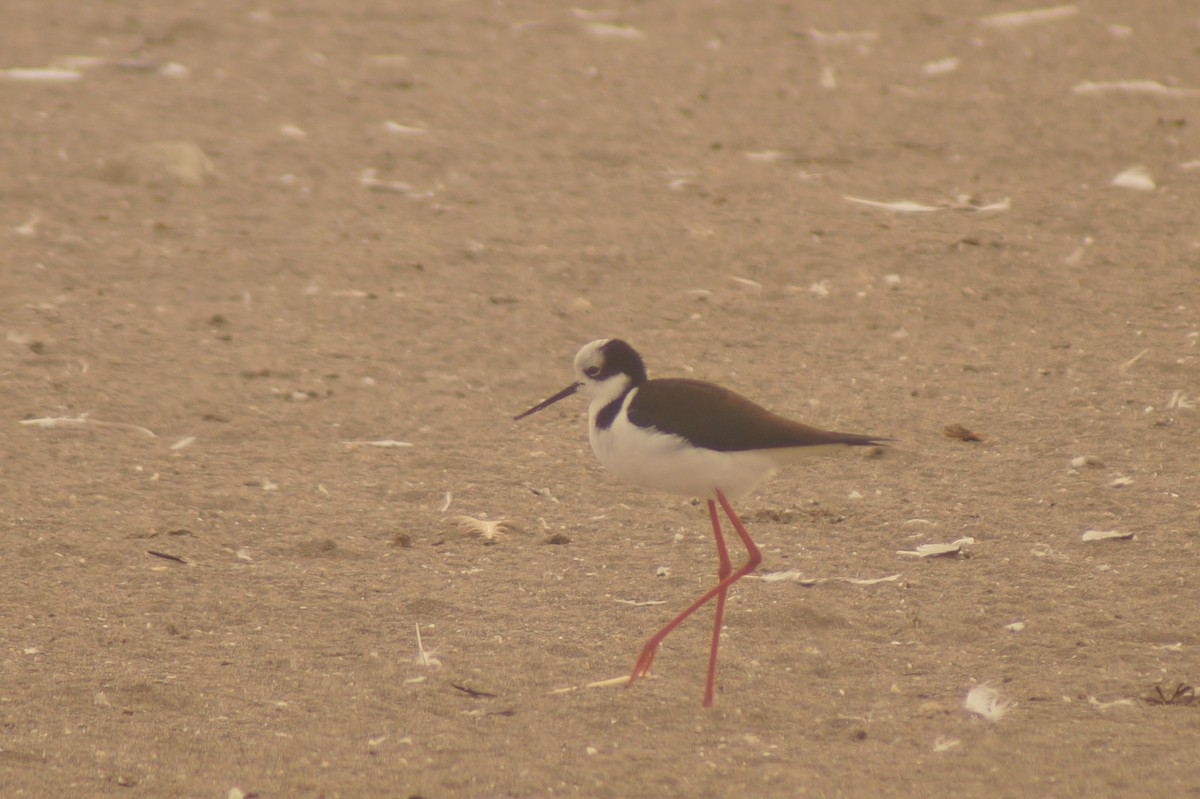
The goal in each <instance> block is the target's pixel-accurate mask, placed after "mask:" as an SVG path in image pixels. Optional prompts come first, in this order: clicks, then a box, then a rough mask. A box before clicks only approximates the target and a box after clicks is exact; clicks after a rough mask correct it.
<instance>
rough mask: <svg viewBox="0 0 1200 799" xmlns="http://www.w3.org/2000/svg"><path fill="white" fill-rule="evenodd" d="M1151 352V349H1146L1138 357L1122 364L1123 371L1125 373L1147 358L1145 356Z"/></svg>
mask: <svg viewBox="0 0 1200 799" xmlns="http://www.w3.org/2000/svg"><path fill="white" fill-rule="evenodd" d="M1149 351H1150V349H1149V348H1146V349H1144V350H1142V351H1141V352H1139V353H1138V354H1137V355H1135V356H1133V357H1132V358H1130V359H1129V360H1128V361H1126V362H1125V363H1123V364H1121V366H1120V369H1121V371H1122V372H1124V371H1125V370H1126V369H1128V368H1130V367H1131V366H1133V365H1134V364H1135V363H1137V362H1138V361H1140V360H1141V359H1142V358H1143V357H1144V356H1145V354H1146V353H1148V352H1149Z"/></svg>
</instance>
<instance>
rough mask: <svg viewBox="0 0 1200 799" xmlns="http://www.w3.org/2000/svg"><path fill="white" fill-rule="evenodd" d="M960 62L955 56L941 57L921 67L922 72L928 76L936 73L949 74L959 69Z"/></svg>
mask: <svg viewBox="0 0 1200 799" xmlns="http://www.w3.org/2000/svg"><path fill="white" fill-rule="evenodd" d="M958 64H959V61H958V59H957V58H955V57H954V56H949V57H947V58H939V59H938V60H936V61H927V62H926V63H925V64H924V65H923V66H922V67H921V74H922V75H924V76H925V77H927V78H929V77H934V76H936V75H948V74H950V73H951V72H954V71H955V70H957V69H958Z"/></svg>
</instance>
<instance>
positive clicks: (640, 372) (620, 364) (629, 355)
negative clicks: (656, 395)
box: [596, 338, 646, 386]
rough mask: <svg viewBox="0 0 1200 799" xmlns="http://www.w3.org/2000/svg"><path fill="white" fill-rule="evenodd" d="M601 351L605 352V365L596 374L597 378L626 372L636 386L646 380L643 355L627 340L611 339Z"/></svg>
mask: <svg viewBox="0 0 1200 799" xmlns="http://www.w3.org/2000/svg"><path fill="white" fill-rule="evenodd" d="M600 351H601V352H602V353H604V366H603V368H602V369H601V370H600V374H598V375H596V379H597V380H603V379H605V378H606V377H612V376H613V375H616V374H626V375H629V379H630V380H632V381H633V384H634V385H635V386H637V385H641V384H642V383H645V382H646V365H645V364H644V363H642V356H640V355H638V354H637V351H636V350H635V349H634V348H633V347H631V346H629V344H628V343H627V342H625V341H624V340H622V339H619V338H614V339H609V340H608V341H607V342H606V343H605V344H604V346H603V347H601V348H600Z"/></svg>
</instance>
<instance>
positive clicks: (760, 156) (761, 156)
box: [743, 150, 793, 164]
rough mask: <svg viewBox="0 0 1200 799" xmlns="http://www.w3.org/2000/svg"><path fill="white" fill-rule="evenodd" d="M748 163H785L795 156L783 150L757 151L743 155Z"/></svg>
mask: <svg viewBox="0 0 1200 799" xmlns="http://www.w3.org/2000/svg"><path fill="white" fill-rule="evenodd" d="M743 155H744V156H745V157H746V160H747V161H753V162H754V163H756V164H769V163H772V162H774V161H784V160H786V159H789V158H792V157H793V156H791V155H788V154H787V153H785V152H783V151H781V150H757V151H754V152H749V153H743Z"/></svg>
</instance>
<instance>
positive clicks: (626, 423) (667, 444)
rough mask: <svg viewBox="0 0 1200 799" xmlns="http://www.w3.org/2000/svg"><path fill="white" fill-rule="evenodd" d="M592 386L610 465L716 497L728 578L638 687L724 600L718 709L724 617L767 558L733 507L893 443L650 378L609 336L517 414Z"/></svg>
mask: <svg viewBox="0 0 1200 799" xmlns="http://www.w3.org/2000/svg"><path fill="white" fill-rule="evenodd" d="M576 392H582V393H583V394H584V395H585V396H587V397H588V398H590V399H591V405H590V406H589V407H588V438H589V439H590V441H591V444H592V451H593V452H595V453H596V457H597V458H599V459H600V462H601V463H603V464H604V466H605V467H606V468H607V469H608V470H609V471H611V472H613V473H614V474H616V475H617V476H618V477H621V478H623V479H625V480H627V481H629V482H631V483H635V484H637V485H641V486H646V487H648V488H657V489H661V490H663V491H669V492H671V493H674V494H683V495H685V496H697V497H704V498H705V499H707V500H708V515H709V518H710V519H711V521H712V528H713V535H714V537H715V538H716V541H717V557H718V558H719V560H720V566H719V568H718V575H719V580H718V582H717V584H716V585H715V586H713V587H712V588H711V589H709V590H708V591H706V592H705V593H704V594H703V595H701V596H700V597H699V598H698V599H697V600H696V601H695V602H693V603H692V604H691V605H689V606H688V607H687V608H685V609H684V610H683V612H682V613H680V614H679V615H678V616H676V617H675V618H673V619H671V621H669V622H668V623H667V624H666V626H664V627H663V628H662V629H661V630H659V631H658V632H657V633H655V634H654V635H652V636H651V637H650V639H649V640H648V641H646V645H645V646H644V647H642V653H641V655H640V656H639V657H638V659H637V662H636V663H635V664H634V666H633V673H632V674H630V675H629V684H632V683H633V681H634V680H636V679H637V678H638V677H641V676H644V675H645V674H646V673H647V672H648V671H649V670H650V663H651V662H652V661H653V660H654V654H655V651H656V650H657V649H658V645H659V643H660V642H661V641H662V640H663V638H665V637H666V636H667V634H668V633H670V632H671V630H673V629H675V627H676V626H678V625H679V623H680V622H682V621H683V620H684V619H686V618H687V617H688V616H690V615H691V614H692V613H694V612H696V610H697V609H699V608H700V607H701V606H702V605H704V604H705V603H707V602H708V601H709V600H711V599H712V598H713V597H716V598H717V609H716V619H715V621H714V622H713V634H712V647H711V649H710V650H709V657H708V680H707V683H706V685H705V688H704V706H705V707H708V706H710V705H712V700H713V678H714V675H715V673H716V667H717V646H718V644H719V643H720V635H721V620H722V617H723V615H724V613H725V597H726V595H727V594H728V592H729V587H730V586H731V585H733V584H734V583H736V582H737V581H738V580H740V579H741V578H742V577H745V576H746V575H747V574H749V573H750V572H752V571H754V569H755V568H756V567H757V566H758V564H759V563H760V562H761V561H762V555H760V554H759V551H758V547H756V546H755V545H754V541H752V540H751V539H750V535H749V534H748V533H747V532H746V528H745V527H744V526H743V525H742V522H741V520H740V519H739V518H738V517H737V514H736V513H734V512H733V507H732V506H731V505H730V499H739V498H741V497H743V496H745V495H746V494H748V493H749V492H750V491H751V489H753V488H754V487H755V486H756V485H758V483H760V482H761V481H762V480H764V479H766V478H767V477H769V476H770V475H771V474H772V473H774V472H775V470H776V469H778V468H779V467H781V466H785V465H787V464H789V463H792V462H794V461H797V460H800V459H801V458H803V457H805V456H807V455H811V454H815V453H818V452H821V451H825V450H829V449H833V448H835V447H846V446H850V447H864V446H876V445H880V444H883V442H885V441H888V440H890V439H886V438H877V437H875V436H864V435H856V434H854V433H834V432H830V431H828V430H818V429H817V428H815V427H809V426H808V425H805V424H801V423H800V422H796V421H793V420H791V419H787V418H785V417H783V416H779V415H778V414H774V413H771V412H770V411H768V410H767V409H766V408H763V407H761V406H759V405H756V404H755V403H753V402H751V401H750V400H748V399H746V398H745V397H743V396H741V395H739V394H735V393H734V392H732V391H730V390H728V389H725V388H721V387H720V386H716V385H713V384H712V383H704V382H701V381H699V380H687V379H681V378H658V379H655V380H649V379H647V377H646V367H645V365H644V364H643V363H642V358H641V356H640V355H638V354H637V352H636V351H635V350H634V349H633V347H631V346H629V345H628V344H627V343H625V342H624V341H622V340H621V339H616V338H602V339H598V340H596V341H593V342H591V343H590V344H587V345H585V346H584V347H583V348H582V349H581V350H579V353H578V354H577V355H576V356H575V382H573V383H571V385H569V386H567V387H566V388H564V389H563V390H562V391H560V392H558V393H557V394H555V395H554V396H553V397H550V398H549V399H547V400H545V401H543V402H540V403H538V404H537V405H535V406H533V407H532V408H530V409H529V410H527V411H525V412H524V413H522V414H520V415H518V416H517V417H515V418H517V419H523V418H525V417H526V416H529V415H530V414H531V413H536V412H537V411H540V410H542V409H543V408H545V407H547V406H549V405H552V404H553V403H555V402H558V401H559V400H561V399H564V398H566V397H569V396H571V395H572V394H574V393H576ZM717 503H720V505H721V508H722V509H723V510H724V511H725V515H726V516H728V517H729V521H730V522H731V523H732V524H733V528H734V529H735V530H737V534H738V537H739V538H741V540H742V544H743V545H744V546H745V547H746V552H747V555H748V557H747V559H746V562H745V563H744V564H742V565H741V566H740V567H739V568H738V569H737V570H736V571H735V570H734V569H733V564H732V562H731V561H730V559H729V551H728V549H727V548H726V546H725V537H724V536H723V535H722V533H721V524H720V521H719V520H718V516H717Z"/></svg>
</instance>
